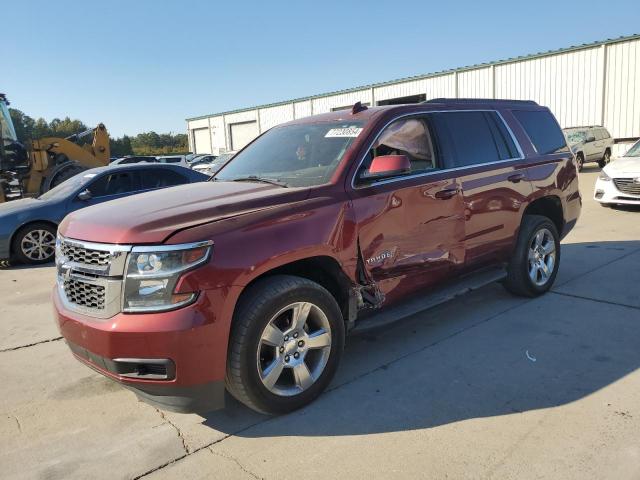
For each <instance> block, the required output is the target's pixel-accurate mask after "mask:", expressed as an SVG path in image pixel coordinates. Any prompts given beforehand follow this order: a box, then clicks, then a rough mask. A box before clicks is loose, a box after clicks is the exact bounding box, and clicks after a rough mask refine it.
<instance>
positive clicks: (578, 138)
mask: <svg viewBox="0 0 640 480" xmlns="http://www.w3.org/2000/svg"><path fill="white" fill-rule="evenodd" d="M586 139H587V132H585V131H584V130H579V131H573V132H567V142H569V145H575V144H576V143H580V142H584V141H585V140H586Z"/></svg>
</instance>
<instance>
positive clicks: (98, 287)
mask: <svg viewBox="0 0 640 480" xmlns="http://www.w3.org/2000/svg"><path fill="white" fill-rule="evenodd" d="M131 248H132V247H131V246H130V245H115V244H108V243H93V242H84V241H81V240H75V239H70V238H65V237H63V236H62V235H58V240H57V242H56V265H57V267H58V282H57V283H58V292H59V295H60V298H61V299H62V301H63V303H65V305H66V306H67V308H69V309H70V310H74V311H77V312H80V313H83V314H85V315H88V316H91V317H94V318H111V317H113V316H114V315H115V314H117V313H119V312H120V311H121V309H122V305H121V296H122V285H123V280H122V278H123V275H124V270H125V264H126V260H127V254H128V253H129V251H131Z"/></svg>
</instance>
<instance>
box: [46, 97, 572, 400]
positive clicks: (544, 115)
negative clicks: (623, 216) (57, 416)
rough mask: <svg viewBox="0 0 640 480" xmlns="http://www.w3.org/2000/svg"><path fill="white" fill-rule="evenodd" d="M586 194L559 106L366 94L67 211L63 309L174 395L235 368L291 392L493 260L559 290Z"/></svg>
mask: <svg viewBox="0 0 640 480" xmlns="http://www.w3.org/2000/svg"><path fill="white" fill-rule="evenodd" d="M580 209H581V197H580V193H579V191H578V175H577V168H576V164H575V158H574V156H573V154H572V153H571V151H570V150H569V148H568V147H567V145H566V140H565V136H564V135H563V133H562V131H561V129H560V126H559V125H558V123H557V122H556V120H555V118H554V117H553V115H552V113H551V112H550V111H549V110H548V109H547V108H545V107H541V106H539V105H537V104H536V103H534V102H526V101H504V100H503V101H500V100H461V99H456V100H453V99H451V100H448V99H439V100H436V101H430V102H427V103H422V104H417V105H394V106H385V107H373V108H369V109H367V108H366V107H364V106H362V105H360V104H359V103H358V104H356V105H354V107H353V109H352V110H351V111H349V110H347V111H336V112H331V113H326V114H322V115H318V116H312V117H307V118H303V119H299V120H294V121H292V122H289V123H286V124H282V125H278V126H276V127H273V128H272V129H270V130H268V131H266V132H265V133H263V134H262V135H261V136H260V137H258V138H257V139H256V140H254V141H253V142H252V143H251V144H249V145H248V146H247V147H245V148H244V149H243V150H242V151H240V152H239V153H238V154H237V155H236V156H235V157H234V158H233V159H232V160H231V161H230V162H229V163H227V164H226V165H225V166H224V167H223V168H222V169H221V170H220V171H219V172H218V173H217V174H216V175H215V176H214V177H213V178H212V179H211V181H209V182H205V183H200V184H197V185H190V186H182V187H175V188H172V189H170V190H167V191H162V192H149V193H146V194H143V195H139V196H137V197H136V198H135V201H134V200H133V199H121V200H116V201H114V202H110V203H108V204H104V205H97V206H94V207H91V208H87V209H84V210H81V211H79V212H74V213H73V214H71V215H69V216H68V217H67V218H66V219H65V220H64V221H63V223H62V225H61V226H60V231H59V236H58V241H57V251H58V255H57V266H58V277H57V278H58V280H57V285H58V286H57V288H56V290H55V294H54V297H53V301H54V305H55V310H56V312H57V314H56V316H57V322H58V326H59V328H60V331H61V332H62V335H63V336H64V338H65V339H66V341H67V344H68V345H69V347H70V349H71V350H72V352H73V353H74V354H75V356H76V357H77V359H78V360H80V361H82V362H84V363H86V364H87V365H89V366H91V367H92V368H94V369H96V370H98V371H99V372H101V373H102V374H104V375H106V376H107V377H109V378H112V379H113V380H116V381H118V382H120V383H122V384H124V385H126V386H127V387H129V388H131V389H133V390H134V391H135V392H136V393H137V394H138V395H139V396H140V397H141V398H142V399H144V400H146V401H148V402H150V403H153V404H155V405H158V406H161V407H162V408H167V409H177V410H182V411H194V410H195V411H198V410H210V409H213V408H219V407H221V406H223V403H224V392H225V384H226V387H227V388H228V391H229V392H230V393H231V394H232V395H234V396H235V397H236V398H238V399H239V400H240V401H241V402H243V403H245V404H246V405H247V406H249V407H250V408H253V409H255V410H257V411H260V412H265V413H283V412H289V411H292V410H294V409H296V408H299V407H302V406H303V405H306V404H308V403H309V402H311V401H312V400H313V399H314V398H316V397H317V396H318V395H319V394H320V393H321V392H322V391H323V390H324V389H325V388H326V386H327V385H328V384H329V382H330V381H331V378H332V377H333V375H334V373H335V372H336V369H337V368H338V364H339V361H340V358H341V354H342V350H343V346H344V342H345V335H346V333H347V332H351V331H357V330H364V329H367V328H372V326H376V325H381V324H385V323H387V322H389V321H395V320H398V319H400V318H403V317H405V316H407V315H411V314H413V313H416V312H418V311H420V310H421V309H424V308H427V307H430V306H432V305H434V304H437V303H439V302H442V301H445V300H447V299H450V298H452V297H454V296H455V295H458V294H461V293H463V292H466V291H469V290H470V289H474V288H478V287H479V286H481V285H485V284H487V283H489V282H493V281H496V280H498V279H501V280H503V281H504V284H505V286H506V288H507V289H508V290H509V291H511V292H513V293H515V294H518V295H523V296H527V297H535V296H537V295H541V294H543V293H544V292H546V291H547V290H549V288H550V287H551V285H552V284H553V282H554V279H555V277H556V274H557V272H558V266H559V263H560V240H561V238H563V237H564V236H565V235H566V234H567V233H568V232H569V231H570V230H571V229H572V228H573V226H574V225H575V223H576V221H577V219H578V216H579V213H580ZM379 347H380V348H384V346H383V345H379ZM425 368H428V366H427V367H425Z"/></svg>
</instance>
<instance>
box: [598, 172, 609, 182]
mask: <svg viewBox="0 0 640 480" xmlns="http://www.w3.org/2000/svg"><path fill="white" fill-rule="evenodd" d="M598 179H599V180H602V181H605V182H609V181H611V177H610V176H609V175H607V174H606V173H604V172H600V175H599V176H598Z"/></svg>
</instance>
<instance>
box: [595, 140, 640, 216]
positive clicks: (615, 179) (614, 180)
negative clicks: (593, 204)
mask: <svg viewBox="0 0 640 480" xmlns="http://www.w3.org/2000/svg"><path fill="white" fill-rule="evenodd" d="M593 198H594V200H596V201H597V202H600V204H601V205H603V206H605V207H612V206H615V205H619V204H627V205H640V140H638V141H637V142H636V143H635V144H634V145H633V146H632V147H631V148H630V149H629V150H628V151H627V153H625V154H624V155H623V156H622V157H619V158H616V159H615V160H614V161H613V162H611V163H610V164H609V165H607V166H605V167H604V168H603V169H602V172H600V176H599V177H598V179H597V180H596V186H595V191H594V193H593Z"/></svg>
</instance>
